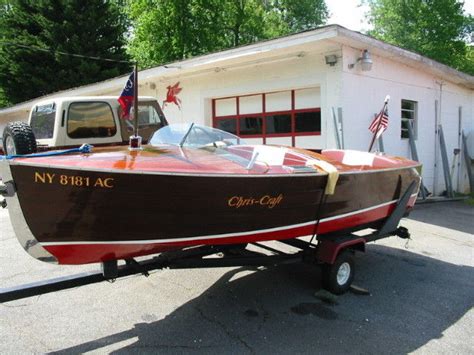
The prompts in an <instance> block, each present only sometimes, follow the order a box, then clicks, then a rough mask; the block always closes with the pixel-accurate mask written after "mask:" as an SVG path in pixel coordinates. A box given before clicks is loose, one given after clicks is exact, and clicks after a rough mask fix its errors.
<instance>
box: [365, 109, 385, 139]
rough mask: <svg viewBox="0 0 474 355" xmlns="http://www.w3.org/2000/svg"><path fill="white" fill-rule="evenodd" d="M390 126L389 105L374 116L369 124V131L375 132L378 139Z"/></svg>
mask: <svg viewBox="0 0 474 355" xmlns="http://www.w3.org/2000/svg"><path fill="white" fill-rule="evenodd" d="M387 127H388V112H387V105H385V107H384V108H383V110H382V111H380V113H379V114H378V115H377V116H376V117H375V118H374V120H373V121H372V123H371V124H370V126H369V131H370V132H372V133H374V134H375V139H378V138H379V137H380V136H381V135H382V133H383V132H385V130H386V129H387Z"/></svg>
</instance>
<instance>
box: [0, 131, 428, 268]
mask: <svg viewBox="0 0 474 355" xmlns="http://www.w3.org/2000/svg"><path fill="white" fill-rule="evenodd" d="M419 168H420V164H419V163H417V162H414V161H411V160H407V159H404V158H398V157H391V156H387V155H378V154H372V153H365V152H358V151H350V150H346V151H343V150H323V151H322V152H321V153H320V154H317V153H313V152H311V151H307V150H301V149H296V148H289V147H279V146H263V145H246V144H244V142H243V141H241V140H240V139H239V138H238V137H236V136H233V135H231V134H229V133H227V132H223V131H219V130H216V129H212V128H207V127H203V126H198V125H193V124H191V125H189V124H188V125H177V126H176V125H171V126H167V127H164V128H162V129H160V130H159V131H157V132H156V133H155V134H154V136H153V137H152V139H151V140H150V144H148V145H147V146H145V148H144V149H143V150H129V149H128V148H127V147H125V146H123V147H105V148H98V149H95V148H94V149H93V151H92V152H90V153H87V152H86V153H76V154H64V155H49V154H46V156H44V155H43V156H36V157H17V158H13V159H4V160H3V161H2V162H1V171H0V174H1V176H2V177H3V181H4V182H5V184H7V185H10V189H11V190H14V191H12V192H11V193H10V197H8V199H7V200H8V206H9V212H10V216H11V220H12V224H13V227H14V230H15V233H16V235H17V237H18V239H19V241H20V242H21V244H22V245H23V247H24V248H25V250H26V251H27V252H28V253H30V254H31V255H32V256H34V257H36V258H37V259H40V260H43V261H50V262H57V263H59V264H83V263H93V262H103V261H108V260H116V259H126V258H131V257H135V256H140V255H148V254H154V253H160V252H164V251H169V250H174V249H182V248H186V247H189V246H195V245H203V244H204V245H218V244H240V243H248V242H257V241H264V240H279V239H288V238H296V237H300V236H305V235H312V234H314V233H316V234H322V233H329V232H334V231H341V230H357V229H362V228H366V227H368V226H371V225H373V224H374V223H377V222H380V221H383V220H384V219H385V218H387V216H388V215H389V214H390V212H391V211H392V210H393V209H394V208H395V204H396V202H397V199H399V198H400V196H401V194H402V193H403V192H404V191H405V190H406V189H407V187H408V186H409V185H410V184H411V183H412V182H413V181H415V182H416V183H417V184H418V187H419V183H420V176H419V174H418V170H419ZM417 191H418V188H416V189H415V193H414V194H413V195H412V196H411V198H410V200H409V203H408V206H407V209H410V208H411V207H412V206H413V204H414V202H415V199H416V192H417Z"/></svg>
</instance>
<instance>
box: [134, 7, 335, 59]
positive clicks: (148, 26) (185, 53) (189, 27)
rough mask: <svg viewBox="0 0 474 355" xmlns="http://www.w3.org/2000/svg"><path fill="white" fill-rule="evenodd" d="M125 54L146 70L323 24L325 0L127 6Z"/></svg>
mask: <svg viewBox="0 0 474 355" xmlns="http://www.w3.org/2000/svg"><path fill="white" fill-rule="evenodd" d="M129 16H130V20H131V23H132V27H133V31H132V37H131V40H130V43H129V53H130V54H131V55H132V57H134V58H135V59H136V60H138V61H139V63H141V64H142V65H143V66H145V67H148V66H152V65H156V64H162V63H166V62H170V61H174V60H179V59H184V58H188V57H191V56H195V55H199V54H204V53H208V52H211V51H216V50H221V49H225V48H230V47H235V46H238V45H243V44H248V43H252V42H256V41H259V40H262V39H268V38H273V37H276V36H281V35H285V34H288V33H292V32H296V31H301V30H305V29H308V28H312V27H315V26H318V25H321V24H323V23H324V22H325V21H326V19H327V17H328V11H327V8H326V4H325V2H324V0H226V1H222V0H129Z"/></svg>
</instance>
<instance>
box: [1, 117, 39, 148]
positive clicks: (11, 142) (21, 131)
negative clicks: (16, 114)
mask: <svg viewBox="0 0 474 355" xmlns="http://www.w3.org/2000/svg"><path fill="white" fill-rule="evenodd" d="M36 150H37V147H36V139H35V135H34V134H33V130H32V129H31V127H30V126H29V125H28V124H27V123H25V122H21V121H18V122H10V123H9V124H7V126H6V127H5V129H4V130H3V151H4V153H5V154H6V155H16V154H31V153H36Z"/></svg>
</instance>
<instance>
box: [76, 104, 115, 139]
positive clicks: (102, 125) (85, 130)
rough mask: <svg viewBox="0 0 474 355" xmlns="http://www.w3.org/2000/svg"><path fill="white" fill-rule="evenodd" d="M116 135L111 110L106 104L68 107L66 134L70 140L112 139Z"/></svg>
mask: <svg viewBox="0 0 474 355" xmlns="http://www.w3.org/2000/svg"><path fill="white" fill-rule="evenodd" d="M116 133H117V127H116V126H115V121H114V115H113V113H112V108H111V107H110V105H109V104H108V103H106V102H75V103H72V104H71V105H69V111H68V120H67V134H68V135H69V137H71V138H96V137H101V138H104V137H112V136H114V135H115V134H116Z"/></svg>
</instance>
